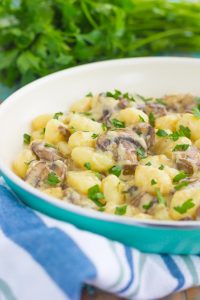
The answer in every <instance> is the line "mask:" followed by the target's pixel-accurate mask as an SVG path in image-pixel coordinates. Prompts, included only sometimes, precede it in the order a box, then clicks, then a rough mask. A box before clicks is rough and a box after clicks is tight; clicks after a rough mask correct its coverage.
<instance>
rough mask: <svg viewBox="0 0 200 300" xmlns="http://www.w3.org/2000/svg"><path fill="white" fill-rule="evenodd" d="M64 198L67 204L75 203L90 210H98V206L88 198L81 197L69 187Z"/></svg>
mask: <svg viewBox="0 0 200 300" xmlns="http://www.w3.org/2000/svg"><path fill="white" fill-rule="evenodd" d="M64 195H65V196H64V198H63V200H64V201H66V202H70V203H73V204H75V205H79V206H82V207H88V208H93V209H96V208H97V206H96V204H95V203H94V202H93V201H91V200H89V199H88V198H86V197H85V196H83V195H80V194H79V193H78V192H76V191H75V190H74V189H73V188H71V187H68V188H66V189H65V190H64Z"/></svg>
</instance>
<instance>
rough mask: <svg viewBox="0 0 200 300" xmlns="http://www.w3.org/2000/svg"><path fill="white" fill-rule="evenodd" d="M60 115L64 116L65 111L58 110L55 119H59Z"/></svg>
mask: <svg viewBox="0 0 200 300" xmlns="http://www.w3.org/2000/svg"><path fill="white" fill-rule="evenodd" d="M60 116H63V113H62V112H57V113H55V115H54V116H53V119H56V120H58V119H59V117H60Z"/></svg>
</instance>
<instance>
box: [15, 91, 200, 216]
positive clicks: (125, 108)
mask: <svg viewBox="0 0 200 300" xmlns="http://www.w3.org/2000/svg"><path fill="white" fill-rule="evenodd" d="M23 138H24V148H23V150H22V151H21V153H19V155H18V157H17V158H16V159H15V160H14V162H13V169H14V171H15V173H16V174H17V175H18V176H20V177H21V178H22V179H23V180H24V181H26V182H27V183H29V184H30V185H32V186H33V187H35V188H37V189H39V190H41V191H43V192H45V193H47V194H49V195H51V196H53V197H56V198H57V199H58V201H65V202H68V203H73V204H75V205H79V206H81V207H87V208H91V209H94V210H96V211H100V212H106V213H111V214H116V215H124V216H129V217H134V218H141V219H158V220H199V219H200V98H198V97H194V96H191V95H189V94H188V95H167V96H163V97H162V98H147V97H143V96H140V95H137V94H135V95H131V94H129V93H122V92H121V91H118V90H115V91H114V92H105V93H101V94H98V95H92V94H91V93H89V94H88V95H86V96H85V97H84V98H83V99H81V100H80V101H78V102H76V103H75V104H73V105H72V107H71V109H70V111H69V112H66V113H65V112H55V113H53V114H43V115H39V116H37V117H36V118H35V119H33V121H32V124H31V132H30V133H24V136H23Z"/></svg>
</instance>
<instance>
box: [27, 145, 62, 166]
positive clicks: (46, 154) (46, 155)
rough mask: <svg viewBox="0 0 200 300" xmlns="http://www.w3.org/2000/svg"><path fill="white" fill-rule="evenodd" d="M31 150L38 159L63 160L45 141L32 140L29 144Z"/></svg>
mask: <svg viewBox="0 0 200 300" xmlns="http://www.w3.org/2000/svg"><path fill="white" fill-rule="evenodd" d="M31 150H32V151H33V153H34V154H35V155H36V156H37V157H38V158H39V159H44V160H48V161H56V160H63V157H62V155H61V154H60V153H59V152H58V150H57V149H55V148H54V147H53V146H51V145H49V144H47V143H45V142H40V141H35V142H33V143H32V144H31Z"/></svg>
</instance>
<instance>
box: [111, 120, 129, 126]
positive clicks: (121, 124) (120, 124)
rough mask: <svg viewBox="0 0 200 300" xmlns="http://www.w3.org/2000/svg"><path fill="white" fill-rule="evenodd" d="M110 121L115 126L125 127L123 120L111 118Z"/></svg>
mask: <svg viewBox="0 0 200 300" xmlns="http://www.w3.org/2000/svg"><path fill="white" fill-rule="evenodd" d="M111 123H112V125H113V126H114V127H116V128H125V127H126V126H125V123H124V122H121V121H120V120H118V119H112V120H111Z"/></svg>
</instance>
